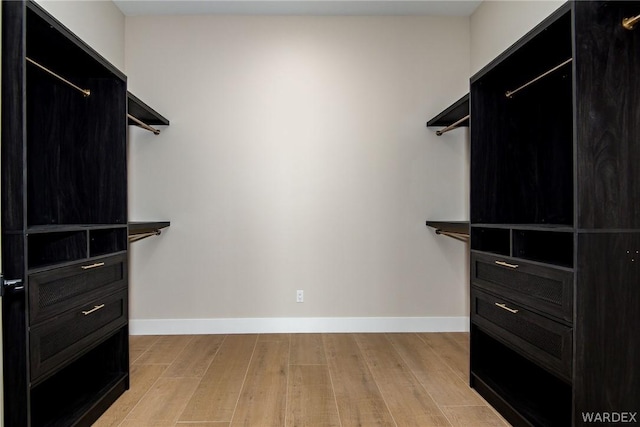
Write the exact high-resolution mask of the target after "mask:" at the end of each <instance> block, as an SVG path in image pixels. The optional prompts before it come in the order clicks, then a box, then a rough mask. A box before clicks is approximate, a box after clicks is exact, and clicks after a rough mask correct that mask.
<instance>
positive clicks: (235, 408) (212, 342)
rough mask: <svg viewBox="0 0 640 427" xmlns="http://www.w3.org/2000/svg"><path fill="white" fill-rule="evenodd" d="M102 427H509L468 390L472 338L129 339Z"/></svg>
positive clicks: (463, 335) (267, 336)
mask: <svg viewBox="0 0 640 427" xmlns="http://www.w3.org/2000/svg"><path fill="white" fill-rule="evenodd" d="M130 343H131V345H130V360H131V388H130V389H129V390H128V391H127V392H125V393H124V394H123V395H122V396H121V397H120V398H119V399H118V400H117V401H116V402H115V403H114V404H113V405H112V406H111V408H109V409H108V410H107V412H105V413H104V415H103V416H102V417H101V418H100V419H99V420H98V421H97V422H96V423H95V424H94V425H95V426H99V427H106V426H109V427H115V426H130V427H131V426H133V427H156V426H159V427H162V426H172V427H235V426H255V427H281V426H282V427H299V426H308V427H322V426H328V427H352V426H353V427H355V426H359V427H369V426H396V427H402V426H415V427H431V426H433V427H436V426H448V427H506V426H508V425H509V424H508V423H507V422H505V421H504V420H503V419H502V418H501V417H500V416H499V415H497V414H496V412H495V411H494V410H493V409H492V408H491V407H490V406H488V405H487V403H486V402H485V401H484V400H483V399H482V398H481V397H480V396H479V395H478V394H477V393H476V392H475V391H473V390H472V389H470V388H469V386H468V378H469V366H468V360H469V334H466V333H421V334H414V333H407V334H264V335H174V336H132V337H130Z"/></svg>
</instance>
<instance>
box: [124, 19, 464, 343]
mask: <svg viewBox="0 0 640 427" xmlns="http://www.w3.org/2000/svg"><path fill="white" fill-rule="evenodd" d="M125 45H126V73H127V75H128V76H129V87H130V89H131V90H132V92H133V93H135V94H136V95H138V96H139V97H141V98H142V99H143V100H145V101H147V102H148V103H149V104H150V105H152V106H153V107H154V108H156V109H157V110H158V111H159V112H161V113H162V114H164V115H165V116H166V117H168V118H169V119H170V120H171V125H170V126H169V127H168V128H166V129H165V130H164V131H163V133H162V134H161V135H160V136H154V135H152V134H151V133H149V132H146V131H144V130H141V129H137V128H130V148H129V150H130V160H129V161H130V175H129V179H130V196H129V199H130V218H131V219H132V220H145V219H169V220H171V227H170V228H169V229H168V230H167V231H165V232H163V234H162V236H159V237H153V238H149V239H146V240H142V241H140V242H136V243H134V244H133V245H132V246H131V269H130V273H131V276H130V284H131V293H130V295H131V300H130V304H131V305H130V315H131V318H132V331H133V332H134V333H136V332H138V333H152V332H164V333H166V332H167V329H171V330H172V331H175V332H193V331H195V330H198V331H206V332H212V331H213V332H216V331H217V332H219V331H229V330H236V331H247V330H327V329H332V330H335V329H340V328H345V329H349V328H356V329H366V328H367V327H370V328H373V329H384V328H390V327H391V326H389V325H390V324H391V318H400V319H395V322H396V323H395V325H396V326H395V327H397V328H400V329H402V328H405V327H410V326H408V325H412V326H411V327H416V328H427V329H429V328H439V327H444V328H445V329H451V328H453V329H456V328H460V327H462V328H464V327H466V325H467V323H466V320H465V318H466V316H467V315H468V302H467V301H468V295H467V287H468V285H467V280H468V279H467V277H468V273H467V265H468V261H467V259H466V250H467V246H466V244H464V243H461V242H458V241H455V240H453V239H449V238H443V237H439V236H435V235H434V233H433V231H432V230H429V229H427V228H426V227H425V225H424V221H425V220H426V219H427V218H431V219H465V218H467V211H468V207H467V196H466V195H467V180H468V177H467V168H468V163H467V161H466V158H467V144H468V143H467V134H466V132H465V130H458V131H455V132H450V133H448V134H446V135H445V136H443V137H437V136H435V130H433V129H427V128H425V122H426V120H427V119H428V118H430V117H432V116H433V115H435V114H437V113H438V112H439V111H441V110H442V109H443V108H444V107H446V106H448V105H449V104H450V103H451V102H453V101H455V100H456V99H458V98H459V97H460V96H462V95H463V94H464V93H466V91H467V90H468V88H467V85H468V76H469V71H470V70H469V55H470V54H469V21H468V18H442V17H439V18H433V17H214V16H201V17H184V16H183V17H178V16H171V17H127V19H126V42H125ZM296 289H303V290H304V291H305V302H304V303H302V304H296V302H295V291H296ZM352 317H357V318H364V319H365V320H363V319H360V321H361V322H360V323H358V322H356V321H354V320H353V319H345V318H352ZM412 317H415V318H418V319H409V318H412ZM442 317H444V318H450V317H452V318H454V319H453V321H451V320H452V319H440V318H442ZM327 318H330V319H333V321H332V322H331V321H329V320H327ZM368 318H377V319H380V318H381V319H383V322H382V323H376V326H372V325H373V324H374V322H367V321H366V319H368ZM154 319H155V320H158V322H155V323H154V322H153V320H154ZM168 319H182V320H169V321H167V320H168ZM185 319H198V320H185ZM215 319H219V320H215ZM220 319H221V320H220ZM234 319H235V320H234ZM238 319H262V320H247V321H243V320H238ZM265 319H267V320H265ZM384 319H388V320H389V322H387V323H385V322H384Z"/></svg>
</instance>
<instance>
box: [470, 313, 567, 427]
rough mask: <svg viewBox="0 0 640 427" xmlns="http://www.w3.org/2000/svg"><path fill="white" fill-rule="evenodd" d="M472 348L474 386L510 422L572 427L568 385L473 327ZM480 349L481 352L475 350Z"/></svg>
mask: <svg viewBox="0 0 640 427" xmlns="http://www.w3.org/2000/svg"><path fill="white" fill-rule="evenodd" d="M471 348H472V350H471V372H472V375H471V384H472V386H473V387H474V388H475V389H476V390H478V391H480V392H481V394H482V396H483V397H484V398H485V399H486V400H487V401H488V402H489V403H491V404H492V405H493V406H494V407H496V408H498V409H499V410H500V411H501V413H502V414H503V416H505V418H506V419H507V421H509V422H510V423H512V424H513V425H535V426H540V427H566V426H570V425H572V424H571V395H572V386H571V385H570V384H569V383H567V382H565V381H563V380H561V379H560V378H558V377H556V376H554V375H552V374H551V373H549V372H547V371H546V370H544V369H542V368H540V367H539V366H538V365H536V364H534V363H532V362H531V361H529V360H528V359H526V358H524V357H522V356H521V355H519V354H518V353H516V352H515V351H513V350H511V349H510V348H508V347H506V346H505V345H504V344H502V343H500V342H498V341H497V340H495V339H494V338H493V337H491V336H489V335H487V334H486V333H485V332H484V331H482V329H480V328H479V327H478V326H476V325H473V324H472V326H471ZM477 348H482V351H474V349H477ZM514 410H515V412H514ZM523 419H524V420H523Z"/></svg>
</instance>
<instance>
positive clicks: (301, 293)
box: [296, 289, 304, 302]
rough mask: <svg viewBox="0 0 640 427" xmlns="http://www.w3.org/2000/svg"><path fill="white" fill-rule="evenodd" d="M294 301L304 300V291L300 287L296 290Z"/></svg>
mask: <svg viewBox="0 0 640 427" xmlns="http://www.w3.org/2000/svg"><path fill="white" fill-rule="evenodd" d="M296 302H304V291H303V290H302V289H298V290H297V291H296Z"/></svg>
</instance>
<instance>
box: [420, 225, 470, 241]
mask: <svg viewBox="0 0 640 427" xmlns="http://www.w3.org/2000/svg"><path fill="white" fill-rule="evenodd" d="M427 227H431V228H435V229H436V234H442V235H443V236H449V237H453V238H454V239H458V240H462V241H463V242H466V241H468V240H469V221H427Z"/></svg>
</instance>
